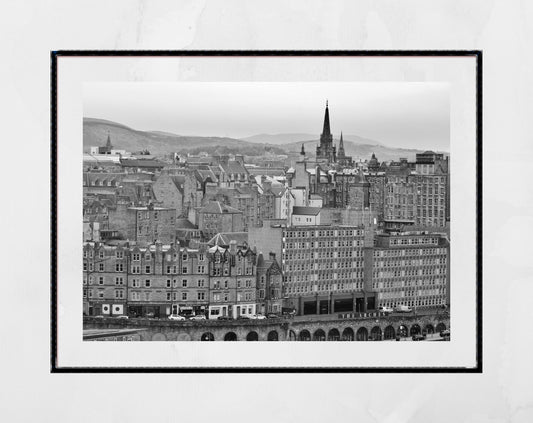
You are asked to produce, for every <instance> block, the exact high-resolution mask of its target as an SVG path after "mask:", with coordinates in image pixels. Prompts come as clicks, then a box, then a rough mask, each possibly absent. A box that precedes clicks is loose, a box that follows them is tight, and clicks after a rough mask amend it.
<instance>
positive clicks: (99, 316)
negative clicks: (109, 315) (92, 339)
mask: <svg viewBox="0 0 533 423" xmlns="http://www.w3.org/2000/svg"><path fill="white" fill-rule="evenodd" d="M94 318H95V319H103V318H104V316H103V315H101V314H99V315H98V316H94Z"/></svg>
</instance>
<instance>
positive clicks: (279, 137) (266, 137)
mask: <svg viewBox="0 0 533 423" xmlns="http://www.w3.org/2000/svg"><path fill="white" fill-rule="evenodd" d="M315 138H318V137H317V135H316V134H314V135H313V134H300V133H296V134H259V135H252V136H251V137H246V138H241V139H242V140H243V141H248V142H254V143H267V144H275V145H285V144H290V143H294V142H302V141H308V140H312V139H315ZM342 138H343V139H344V140H345V141H353V142H355V143H358V144H379V145H381V143H380V142H378V141H375V140H371V139H369V138H363V137H360V136H358V135H344V134H343V136H342Z"/></svg>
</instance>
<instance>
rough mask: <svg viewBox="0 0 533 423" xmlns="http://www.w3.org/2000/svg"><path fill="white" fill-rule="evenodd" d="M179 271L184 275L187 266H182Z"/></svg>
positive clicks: (186, 271)
mask: <svg viewBox="0 0 533 423" xmlns="http://www.w3.org/2000/svg"><path fill="white" fill-rule="evenodd" d="M181 273H182V274H184V275H186V274H187V273H189V270H188V269H187V266H183V267H182V268H181Z"/></svg>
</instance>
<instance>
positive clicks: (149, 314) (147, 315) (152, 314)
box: [144, 311, 155, 319]
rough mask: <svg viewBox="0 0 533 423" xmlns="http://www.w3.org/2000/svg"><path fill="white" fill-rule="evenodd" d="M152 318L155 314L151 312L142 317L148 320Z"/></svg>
mask: <svg viewBox="0 0 533 423" xmlns="http://www.w3.org/2000/svg"><path fill="white" fill-rule="evenodd" d="M154 316H155V314H154V313H153V312H152V311H151V312H149V313H146V314H145V315H144V317H148V318H149V319H151V318H153V317H154Z"/></svg>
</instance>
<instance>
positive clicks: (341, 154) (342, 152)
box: [338, 132, 345, 157]
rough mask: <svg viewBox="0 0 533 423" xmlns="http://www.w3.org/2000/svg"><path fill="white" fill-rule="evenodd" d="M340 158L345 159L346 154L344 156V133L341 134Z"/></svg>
mask: <svg viewBox="0 0 533 423" xmlns="http://www.w3.org/2000/svg"><path fill="white" fill-rule="evenodd" d="M338 156H339V157H345V154H344V141H343V140H342V132H341V139H340V141H339V154H338Z"/></svg>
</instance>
